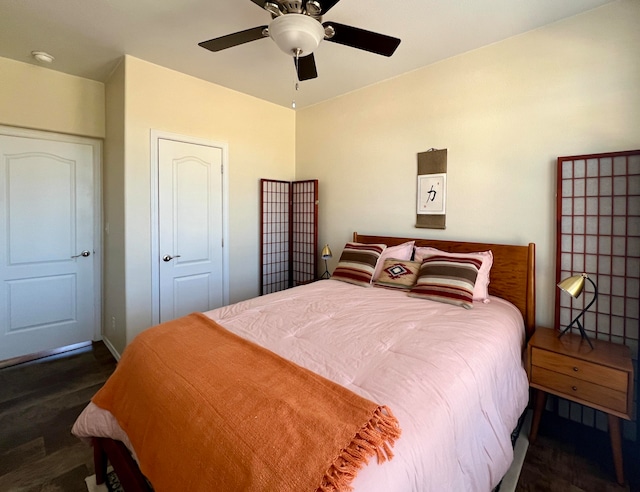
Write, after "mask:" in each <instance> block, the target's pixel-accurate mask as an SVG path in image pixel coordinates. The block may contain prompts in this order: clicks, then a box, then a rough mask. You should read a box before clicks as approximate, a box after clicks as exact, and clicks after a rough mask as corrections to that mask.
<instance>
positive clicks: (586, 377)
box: [531, 347, 629, 393]
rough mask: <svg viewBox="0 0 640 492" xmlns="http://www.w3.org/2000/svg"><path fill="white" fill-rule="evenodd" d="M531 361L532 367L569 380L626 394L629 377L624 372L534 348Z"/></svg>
mask: <svg viewBox="0 0 640 492" xmlns="http://www.w3.org/2000/svg"><path fill="white" fill-rule="evenodd" d="M531 359H532V360H531V363H532V365H534V366H538V367H542V368H545V369H549V370H551V371H554V372H558V373H560V374H564V375H566V376H569V377H571V378H576V379H579V380H583V381H587V382H590V383H594V384H597V385H603V386H607V387H608V388H611V389H613V390H615V391H619V392H622V393H626V392H627V390H628V387H627V386H628V384H629V381H628V378H629V375H628V373H627V372H625V371H619V370H617V369H612V368H610V367H606V366H603V365H600V364H594V363H592V362H587V361H584V360H582V359H577V358H573V357H570V356H567V355H566V354H558V353H555V352H549V351H548V350H541V349H538V348H535V347H534V348H533V349H532V351H531Z"/></svg>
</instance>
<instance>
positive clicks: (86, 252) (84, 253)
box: [71, 249, 91, 258]
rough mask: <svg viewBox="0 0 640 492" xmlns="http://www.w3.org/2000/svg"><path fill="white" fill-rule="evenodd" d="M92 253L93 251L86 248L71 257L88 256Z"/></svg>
mask: <svg viewBox="0 0 640 492" xmlns="http://www.w3.org/2000/svg"><path fill="white" fill-rule="evenodd" d="M90 254H91V252H89V251H88V250H86V249H85V250H84V251H83V252H82V253H80V254H79V255H73V256H72V257H71V258H79V257H80V256H84V257H87V256H89V255H90Z"/></svg>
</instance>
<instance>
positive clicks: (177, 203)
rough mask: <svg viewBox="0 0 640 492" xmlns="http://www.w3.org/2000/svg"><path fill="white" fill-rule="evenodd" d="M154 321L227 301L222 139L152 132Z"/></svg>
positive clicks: (224, 180)
mask: <svg viewBox="0 0 640 492" xmlns="http://www.w3.org/2000/svg"><path fill="white" fill-rule="evenodd" d="M151 140H152V161H153V163H152V169H153V176H152V182H153V183H154V190H157V195H156V197H155V198H156V200H155V203H154V207H153V208H154V209H153V215H154V216H155V218H154V221H153V223H154V225H155V226H156V228H155V230H154V231H153V236H152V237H153V238H154V239H153V251H152V258H153V264H152V268H153V272H152V275H153V277H154V278H153V285H154V289H153V316H154V319H153V320H152V321H153V322H154V324H155V323H163V322H166V321H170V320H172V319H175V318H179V317H181V316H185V315H187V314H189V313H192V312H195V311H199V312H203V311H208V310H210V309H214V308H217V307H221V306H223V305H225V304H227V303H228V297H229V295H228V289H229V287H228V274H227V271H228V268H227V265H228V253H227V248H226V247H225V246H226V244H225V238H226V237H227V231H226V227H227V220H226V213H227V212H226V211H227V206H226V194H227V191H226V189H227V178H226V175H227V169H226V167H227V166H226V162H227V147H226V144H220V143H215V142H209V141H203V140H201V139H195V138H191V137H185V136H181V135H174V134H169V133H164V132H152V139H151Z"/></svg>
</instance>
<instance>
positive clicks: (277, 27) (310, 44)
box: [269, 14, 324, 56]
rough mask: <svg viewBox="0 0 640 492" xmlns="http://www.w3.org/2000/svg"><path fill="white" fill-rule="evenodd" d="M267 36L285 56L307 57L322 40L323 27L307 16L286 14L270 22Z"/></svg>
mask: <svg viewBox="0 0 640 492" xmlns="http://www.w3.org/2000/svg"><path fill="white" fill-rule="evenodd" d="M269 36H271V38H272V39H273V40H274V41H275V43H276V44H277V45H278V48H280V49H281V50H282V51H284V52H285V53H286V54H287V55H294V56H295V54H296V53H299V56H307V55H310V54H311V53H313V51H314V50H315V49H316V48H317V47H318V45H319V44H320V41H322V40H323V38H324V27H322V24H320V23H319V22H318V21H317V20H315V19H314V18H313V17H309V16H308V15H304V14H287V15H282V16H280V17H276V18H275V19H273V20H272V21H271V24H269ZM298 50H299V51H298Z"/></svg>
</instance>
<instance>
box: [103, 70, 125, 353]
mask: <svg viewBox="0 0 640 492" xmlns="http://www.w3.org/2000/svg"><path fill="white" fill-rule="evenodd" d="M105 93H106V124H105V130H106V139H105V145H104V165H103V171H102V187H103V190H104V193H103V220H104V233H103V238H104V248H103V265H104V268H103V270H104V271H103V276H102V278H103V285H104V289H103V303H102V306H103V308H102V313H103V323H102V335H103V339H104V341H105V343H107V344H109V345H110V346H111V349H112V350H115V351H117V352H118V353H122V350H124V347H125V346H126V344H127V336H126V329H125V327H126V300H127V289H126V272H125V265H126V257H125V239H126V238H125V224H126V212H125V200H124V190H125V155H124V130H125V113H124V104H125V73H124V59H123V60H121V62H120V63H119V64H118V66H117V67H116V69H115V70H114V71H113V73H111V75H110V77H109V79H108V80H107V82H106V84H105Z"/></svg>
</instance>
